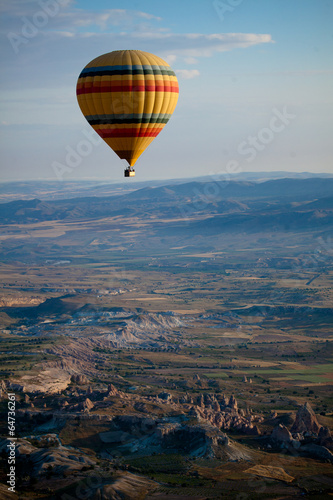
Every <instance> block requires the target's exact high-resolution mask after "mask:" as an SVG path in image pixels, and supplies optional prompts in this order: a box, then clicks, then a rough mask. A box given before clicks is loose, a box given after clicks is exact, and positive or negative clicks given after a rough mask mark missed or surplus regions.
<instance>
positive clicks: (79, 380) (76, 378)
mask: <svg viewBox="0 0 333 500" xmlns="http://www.w3.org/2000/svg"><path fill="white" fill-rule="evenodd" d="M71 382H73V384H77V385H85V384H88V382H89V380H88V379H87V377H86V376H85V375H77V374H76V375H72V376H71Z"/></svg>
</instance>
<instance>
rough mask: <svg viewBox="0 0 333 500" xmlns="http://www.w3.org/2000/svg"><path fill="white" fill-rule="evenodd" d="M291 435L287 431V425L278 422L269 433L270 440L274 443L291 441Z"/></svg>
mask: <svg viewBox="0 0 333 500" xmlns="http://www.w3.org/2000/svg"><path fill="white" fill-rule="evenodd" d="M292 439H293V437H292V435H291V433H290V432H289V431H288V429H287V427H285V426H284V425H283V424H279V425H277V426H276V427H274V429H273V432H272V434H271V440H272V441H274V442H275V443H276V444H282V443H291V441H292Z"/></svg>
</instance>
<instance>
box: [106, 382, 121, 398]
mask: <svg viewBox="0 0 333 500" xmlns="http://www.w3.org/2000/svg"><path fill="white" fill-rule="evenodd" d="M118 395H119V392H118V390H117V389H116V388H115V386H114V385H113V384H109V385H108V390H107V397H111V396H118Z"/></svg>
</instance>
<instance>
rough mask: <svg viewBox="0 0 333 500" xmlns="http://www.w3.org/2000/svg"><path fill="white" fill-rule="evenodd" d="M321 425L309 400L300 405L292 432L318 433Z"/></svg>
mask: <svg viewBox="0 0 333 500" xmlns="http://www.w3.org/2000/svg"><path fill="white" fill-rule="evenodd" d="M320 428H321V426H320V425H319V423H318V420H317V417H316V415H315V413H314V411H313V410H312V408H311V406H310V405H309V403H308V402H306V403H305V404H304V405H303V406H301V407H300V409H299V410H298V412H297V414H296V419H295V422H294V424H293V426H292V428H291V433H292V434H294V433H295V434H296V433H299V434H303V435H313V434H315V435H317V434H318V432H319V431H320Z"/></svg>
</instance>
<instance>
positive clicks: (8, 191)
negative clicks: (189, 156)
mask: <svg viewBox="0 0 333 500" xmlns="http://www.w3.org/2000/svg"><path fill="white" fill-rule="evenodd" d="M289 178H290V179H312V178H322V179H332V178H333V174H329V173H318V174H315V173H311V172H284V171H275V172H241V173H240V174H236V175H231V176H226V175H225V174H223V173H216V175H206V176H201V177H196V178H183V179H170V180H151V181H140V178H139V176H138V177H137V178H134V179H130V181H128V179H127V180H126V181H125V182H121V183H110V182H109V181H97V180H96V181H66V180H64V181H62V182H59V181H56V180H54V181H17V182H5V183H0V203H5V202H9V201H13V200H19V199H25V200H29V199H30V200H31V199H34V198H38V199H39V200H59V199H69V198H77V197H79V196H80V197H85V196H114V195H122V194H126V193H130V192H133V191H137V190H138V189H142V188H145V187H162V186H165V185H169V186H171V185H172V186H174V185H178V184H189V183H191V182H205V183H207V182H209V183H210V182H215V181H219V182H223V181H226V180H233V181H251V182H265V181H268V180H274V179H289Z"/></svg>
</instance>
